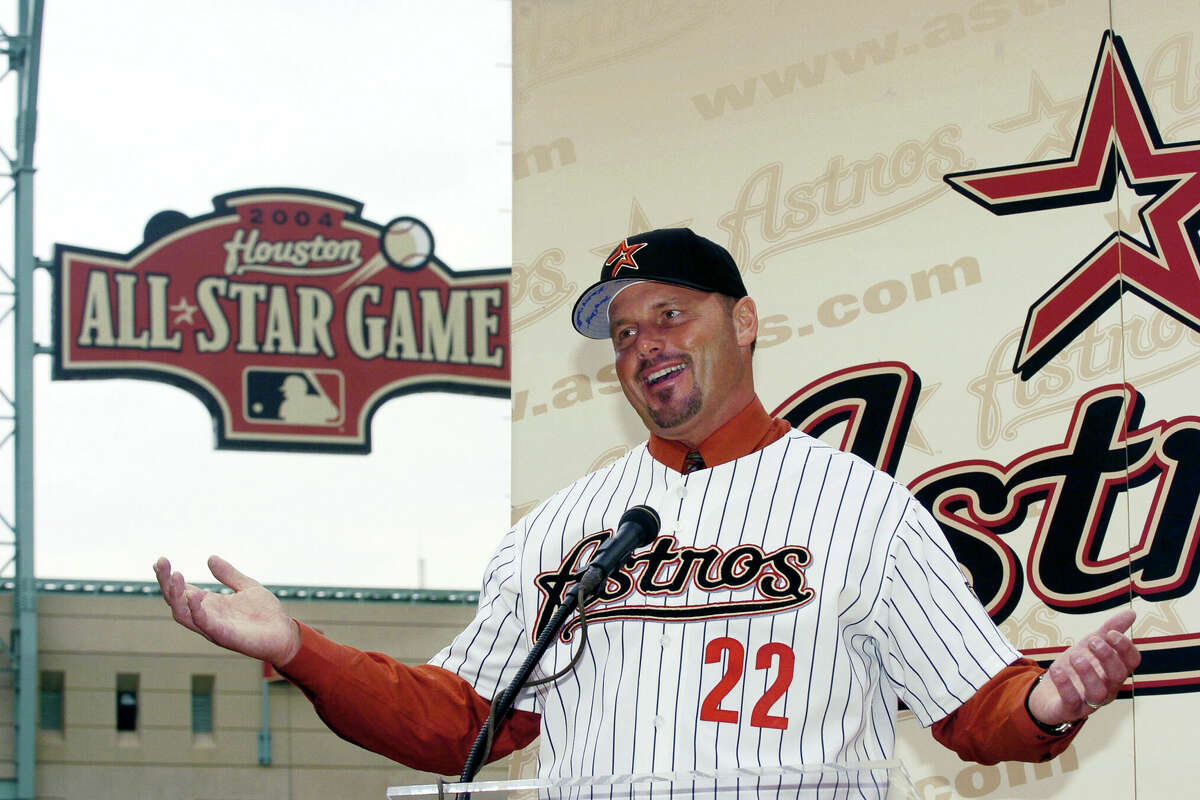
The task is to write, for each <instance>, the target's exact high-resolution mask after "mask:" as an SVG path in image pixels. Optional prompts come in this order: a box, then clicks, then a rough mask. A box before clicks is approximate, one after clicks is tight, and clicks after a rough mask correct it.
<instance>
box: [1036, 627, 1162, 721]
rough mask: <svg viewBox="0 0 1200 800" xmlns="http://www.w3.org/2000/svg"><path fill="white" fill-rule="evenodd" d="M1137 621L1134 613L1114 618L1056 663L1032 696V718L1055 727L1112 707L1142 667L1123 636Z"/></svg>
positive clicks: (1072, 647) (1055, 661)
mask: <svg viewBox="0 0 1200 800" xmlns="http://www.w3.org/2000/svg"><path fill="white" fill-rule="evenodd" d="M1136 616H1137V615H1136V614H1134V613H1133V612H1132V611H1122V612H1120V613H1118V614H1115V615H1113V616H1112V617H1111V618H1110V619H1109V620H1108V621H1107V622H1105V623H1104V624H1103V625H1101V626H1100V628H1099V629H1098V630H1096V631H1095V632H1094V633H1089V634H1088V635H1087V636H1085V637H1084V638H1083V639H1082V640H1080V641H1079V642H1078V643H1077V644H1074V645H1072V646H1071V647H1070V648H1069V649H1067V651H1066V652H1064V653H1063V654H1062V655H1060V656H1059V657H1058V658H1056V659H1055V660H1054V663H1053V664H1051V665H1050V669H1049V671H1048V672H1047V674H1046V676H1045V678H1043V680H1042V681H1041V682H1039V683H1038V685H1037V686H1036V687H1034V690H1033V692H1032V693H1031V694H1030V695H1029V711H1030V713H1032V714H1033V716H1034V717H1036V718H1037V719H1038V720H1040V721H1041V722H1042V723H1043V724H1045V725H1050V726H1053V725H1058V724H1060V723H1063V722H1071V721H1073V720H1077V719H1083V718H1084V717H1086V716H1088V715H1089V714H1091V713H1092V712H1093V711H1095V710H1097V709H1098V708H1100V707H1101V706H1104V705H1107V704H1108V703H1111V702H1112V701H1113V699H1114V698H1115V697H1116V696H1117V690H1119V689H1120V688H1121V686H1122V685H1123V684H1124V683H1125V681H1126V680H1128V679H1129V676H1130V675H1131V674H1133V671H1134V669H1136V668H1137V665H1138V664H1140V663H1141V661H1142V656H1141V654H1140V653H1138V651H1137V648H1136V647H1134V645H1133V641H1132V640H1131V639H1130V638H1129V637H1128V636H1126V635H1125V632H1126V631H1127V630H1129V626H1130V625H1132V624H1133V620H1134V619H1135V618H1136Z"/></svg>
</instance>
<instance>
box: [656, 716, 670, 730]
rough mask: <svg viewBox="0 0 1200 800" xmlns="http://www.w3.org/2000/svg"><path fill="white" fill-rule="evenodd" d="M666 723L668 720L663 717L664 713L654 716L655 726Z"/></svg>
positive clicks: (658, 726)
mask: <svg viewBox="0 0 1200 800" xmlns="http://www.w3.org/2000/svg"><path fill="white" fill-rule="evenodd" d="M666 724H667V721H666V720H665V719H664V718H663V715H662V714H659V715H658V716H656V717H655V718H654V727H656V728H661V727H662V726H663V725H666Z"/></svg>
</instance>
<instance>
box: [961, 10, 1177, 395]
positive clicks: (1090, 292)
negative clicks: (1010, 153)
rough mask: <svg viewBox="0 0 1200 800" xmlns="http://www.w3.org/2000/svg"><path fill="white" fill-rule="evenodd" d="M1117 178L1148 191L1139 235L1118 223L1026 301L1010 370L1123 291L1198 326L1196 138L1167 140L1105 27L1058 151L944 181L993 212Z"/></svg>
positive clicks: (1026, 370) (1047, 203)
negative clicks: (1067, 144) (1078, 110)
mask: <svg viewBox="0 0 1200 800" xmlns="http://www.w3.org/2000/svg"><path fill="white" fill-rule="evenodd" d="M1118 176H1120V177H1121V178H1122V179H1123V180H1124V181H1125V182H1126V183H1127V184H1128V185H1129V186H1130V187H1131V188H1132V190H1133V191H1134V192H1136V193H1137V194H1139V195H1142V196H1143V197H1146V198H1148V202H1146V203H1145V204H1144V205H1143V206H1142V207H1141V209H1140V210H1139V211H1138V216H1139V217H1140V218H1141V222H1142V227H1143V229H1144V232H1145V234H1146V242H1145V243H1142V242H1140V241H1139V240H1138V239H1137V238H1135V237H1133V236H1130V235H1129V234H1128V233H1125V232H1124V231H1117V232H1116V233H1114V234H1112V235H1111V236H1109V237H1108V238H1106V239H1105V240H1104V241H1102V242H1100V244H1098V245H1097V246H1096V247H1095V248H1094V249H1093V250H1092V251H1091V252H1090V253H1088V255H1087V256H1085V257H1084V258H1083V259H1082V260H1081V261H1079V262H1078V263H1076V264H1075V265H1074V266H1073V267H1071V268H1070V271H1069V272H1068V273H1067V274H1066V276H1065V277H1062V278H1061V279H1059V280H1058V281H1056V282H1055V284H1054V285H1053V286H1052V287H1051V288H1050V289H1049V290H1047V291H1046V293H1045V294H1043V295H1042V296H1041V297H1040V298H1039V299H1038V300H1037V301H1036V302H1035V303H1034V304H1033V306H1032V307H1030V309H1029V316H1028V318H1027V320H1026V323H1025V330H1024V333H1023V334H1022V337H1021V344H1020V346H1019V348H1018V352H1017V357H1016V362H1015V364H1014V365H1013V371H1014V372H1016V373H1017V374H1019V375H1020V376H1021V377H1022V378H1023V379H1025V380H1029V379H1030V378H1031V377H1032V376H1033V374H1034V373H1035V372H1037V370H1038V369H1040V368H1041V367H1042V366H1044V365H1045V364H1046V363H1048V362H1049V361H1050V359H1052V358H1053V357H1054V356H1055V355H1057V354H1058V353H1060V352H1062V350H1063V349H1064V348H1065V347H1066V346H1067V345H1068V344H1069V343H1070V342H1071V340H1073V339H1074V338H1075V337H1076V336H1077V335H1078V334H1079V333H1080V332H1081V331H1082V330H1083V329H1084V328H1086V327H1087V326H1088V325H1090V324H1091V323H1092V322H1093V321H1094V320H1096V319H1097V318H1098V317H1100V315H1101V314H1102V313H1104V311H1106V310H1107V309H1108V308H1109V307H1110V306H1112V305H1113V304H1114V303H1115V302H1116V301H1117V299H1118V298H1119V297H1120V296H1121V294H1123V293H1124V292H1132V293H1133V294H1135V295H1138V296H1139V297H1141V298H1143V299H1144V300H1146V301H1147V302H1149V303H1151V304H1153V305H1155V306H1157V307H1159V308H1160V309H1162V310H1163V311H1165V312H1166V313H1167V314H1169V315H1170V316H1172V317H1174V318H1175V319H1176V320H1178V321H1179V322H1181V323H1183V324H1184V325H1187V326H1188V327H1189V328H1192V329H1193V330H1196V331H1200V252H1198V243H1200V142H1181V143H1177V144H1167V143H1166V142H1164V141H1163V140H1162V136H1161V135H1160V134H1159V131H1158V126H1157V125H1156V124H1155V120H1154V116H1153V114H1152V113H1151V109H1150V104H1149V103H1148V102H1147V101H1146V94H1145V92H1144V90H1143V89H1142V86H1141V84H1140V83H1139V82H1138V78H1137V74H1136V73H1135V72H1134V69H1133V63H1132V61H1131V59H1130V57H1129V53H1128V51H1127V50H1126V49H1125V44H1124V42H1123V41H1122V40H1121V37H1119V36H1115V35H1113V33H1112V32H1111V31H1109V32H1108V33H1106V34H1105V35H1104V39H1103V41H1102V42H1101V46H1100V54H1099V56H1098V57H1097V59H1096V67H1095V71H1094V72H1093V73H1092V81H1091V85H1090V87H1089V91H1088V99H1087V102H1086V103H1085V104H1084V110H1083V115H1082V118H1081V119H1080V122H1079V130H1078V133H1077V134H1076V139H1075V148H1074V150H1073V152H1072V153H1071V155H1070V156H1069V157H1067V158H1062V159H1056V160H1053V161H1041V162H1036V163H1028V164H1017V165H1014V166H1008V167H998V168H991V169H982V170H975V171H972V172H959V173H955V174H949V175H946V176H945V180H946V181H947V182H948V183H949V184H950V185H951V186H952V187H954V188H955V189H957V190H958V191H959V192H961V193H962V194H963V195H965V196H967V197H969V198H970V199H971V200H974V201H975V202H976V203H979V204H980V205H981V206H983V207H984V208H987V209H988V210H990V211H991V212H992V213H994V214H1019V213H1022V212H1029V211H1042V210H1046V209H1055V208H1063V207H1066V206H1077V205H1084V204H1087V203H1099V202H1111V201H1112V198H1113V193H1114V191H1115V189H1116V187H1117V179H1118Z"/></svg>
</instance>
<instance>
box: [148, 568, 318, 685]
mask: <svg viewBox="0 0 1200 800" xmlns="http://www.w3.org/2000/svg"><path fill="white" fill-rule="evenodd" d="M208 568H209V570H210V571H211V572H212V574H213V577H214V578H216V579H217V580H218V581H220V582H221V583H223V584H225V585H226V586H228V587H229V588H230V589H233V594H218V593H216V592H210V591H207V590H205V589H201V588H199V587H197V586H192V585H191V584H189V583H186V582H184V580H183V575H182V574H181V573H178V572H172V571H171V562H170V561H168V560H167V559H165V558H160V559H159V560H158V561H156V562H155V563H154V574H155V576H157V577H158V586H159V588H160V589H161V590H162V595H163V599H164V600H166V601H167V605H168V606H170V607H171V613H172V614H173V615H174V617H175V621H176V622H178V623H179V624H180V625H182V626H184V627H185V628H188V629H190V630H193V631H195V632H196V633H198V634H200V635H201V636H203V637H205V638H206V639H208V640H209V641H210V642H212V643H213V644H217V645H220V646H221V647H225V648H228V649H229V650H235V651H237V652H239V653H242V654H244V655H247V656H250V657H251V658H257V659H261V660H262V661H267V662H270V663H271V664H273V665H274V666H276V667H282V666H283V665H284V664H286V663H287V662H289V661H291V660H292V658H293V657H294V656H295V655H296V653H297V652H299V650H300V629H299V627H297V625H296V623H295V621H293V620H292V618H291V617H289V616H288V615H287V614H286V613H285V612H284V610H283V605H282V604H281V603H280V602H279V600H278V599H277V598H276V597H275V595H273V594H271V592H270V591H268V590H267V589H265V588H264V587H263V586H262V584H260V583H259V582H258V581H256V580H254V579H253V578H249V577H247V576H245V575H243V574H242V573H240V572H238V571H237V569H235V568H234V566H233V565H232V564H230V563H229V562H228V561H226V560H225V559H223V558H221V557H219V556H211V557H210V558H209V559H208Z"/></svg>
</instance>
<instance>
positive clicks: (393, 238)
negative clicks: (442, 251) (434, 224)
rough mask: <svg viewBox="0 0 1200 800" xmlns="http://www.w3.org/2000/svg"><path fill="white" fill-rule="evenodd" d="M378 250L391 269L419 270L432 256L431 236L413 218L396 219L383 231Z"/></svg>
mask: <svg viewBox="0 0 1200 800" xmlns="http://www.w3.org/2000/svg"><path fill="white" fill-rule="evenodd" d="M379 249H380V250H382V251H383V257H384V258H386V259H387V260H388V263H389V264H391V265H392V266H393V267H398V268H400V269H420V268H421V267H423V266H425V265H426V264H427V263H429V259H430V258H431V257H432V256H433V234H432V233H431V232H430V230H429V227H428V226H427V225H426V224H425V223H424V222H421V220H419V219H416V218H415V217H397V218H396V219H394V220H392V221H391V222H389V223H388V224H387V227H386V228H384V229H383V234H382V235H381V236H380V237H379Z"/></svg>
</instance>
